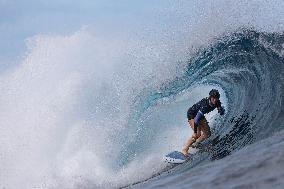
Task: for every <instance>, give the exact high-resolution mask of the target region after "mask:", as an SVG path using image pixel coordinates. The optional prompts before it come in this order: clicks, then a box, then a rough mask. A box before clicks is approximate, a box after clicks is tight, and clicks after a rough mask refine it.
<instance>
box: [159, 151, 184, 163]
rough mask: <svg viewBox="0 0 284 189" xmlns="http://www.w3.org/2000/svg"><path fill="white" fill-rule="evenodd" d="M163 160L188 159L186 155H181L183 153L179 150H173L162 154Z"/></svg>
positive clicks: (173, 161)
mask: <svg viewBox="0 0 284 189" xmlns="http://www.w3.org/2000/svg"><path fill="white" fill-rule="evenodd" d="M164 160H165V161H166V162H168V163H177V164H178V163H184V162H185V161H187V160H188V157H186V156H185V155H183V153H181V152H179V151H173V152H170V153H169V154H167V155H165V156H164Z"/></svg>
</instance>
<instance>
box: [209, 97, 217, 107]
mask: <svg viewBox="0 0 284 189" xmlns="http://www.w3.org/2000/svg"><path fill="white" fill-rule="evenodd" d="M217 100H218V99H217V98H215V97H211V98H210V102H211V104H213V105H216V103H217Z"/></svg>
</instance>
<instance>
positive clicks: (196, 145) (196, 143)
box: [191, 142, 202, 148]
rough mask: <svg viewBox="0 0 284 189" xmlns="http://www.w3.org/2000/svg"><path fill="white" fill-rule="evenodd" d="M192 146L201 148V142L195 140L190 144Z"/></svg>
mask: <svg viewBox="0 0 284 189" xmlns="http://www.w3.org/2000/svg"><path fill="white" fill-rule="evenodd" d="M191 147H192V148H201V147H202V144H201V143H200V142H195V143H193V144H192V145H191Z"/></svg>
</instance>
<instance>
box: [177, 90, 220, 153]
mask: <svg viewBox="0 0 284 189" xmlns="http://www.w3.org/2000/svg"><path fill="white" fill-rule="evenodd" d="M219 98H220V93H219V91H218V90H217V89H212V90H211V91H210V92H209V97H206V98H203V99H202V100H200V101H199V102H197V103H196V104H194V105H193V106H192V107H190V108H189V109H188V111H187V118H188V123H189V126H190V127H191V128H192V129H193V131H194V133H193V135H192V136H191V138H189V139H188V140H187V142H186V144H185V146H184V147H183V149H182V153H183V154H184V155H185V156H188V150H189V147H198V146H200V142H202V141H204V140H205V139H207V138H209V137H210V135H211V131H210V127H209V126H208V122H207V120H206V118H205V116H204V114H207V113H209V112H211V111H213V110H214V109H215V108H217V110H218V113H219V114H220V115H224V113H225V109H224V107H222V106H221V102H220V100H219Z"/></svg>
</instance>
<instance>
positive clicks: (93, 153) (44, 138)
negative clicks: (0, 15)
mask: <svg viewBox="0 0 284 189" xmlns="http://www.w3.org/2000/svg"><path fill="white" fill-rule="evenodd" d="M97 2H99V1H97ZM125 2H126V4H127V3H128V5H129V7H128V8H126V9H127V10H128V9H129V10H131V11H129V12H127V14H125V15H124V14H123V16H122V15H120V16H118V18H115V17H114V16H113V15H112V14H113V13H112V14H110V13H109V12H106V13H104V14H105V15H107V14H109V15H108V16H109V17H110V18H111V19H110V20H111V21H109V20H107V21H106V20H104V22H98V23H97V22H95V23H94V21H92V20H91V19H90V17H88V16H90V15H91V16H93V17H95V16H96V14H95V13H90V12H89V13H88V14H87V13H85V14H84V13H82V12H81V14H80V19H83V20H85V22H86V23H84V24H82V23H81V21H78V20H80V19H79V18H78V19H77V20H76V19H74V20H72V21H74V22H78V25H79V29H76V30H74V28H72V27H71V29H70V31H69V30H68V31H67V32H62V31H57V30H56V29H54V28H56V27H59V28H60V27H62V28H64V27H65V25H64V23H65V24H67V25H68V22H65V20H64V19H63V21H62V23H60V22H61V21H60V19H59V21H58V22H59V23H60V24H62V25H60V24H57V23H56V24H55V25H52V24H51V25H50V27H44V29H45V30H46V31H45V32H43V31H38V29H32V28H33V27H32V26H34V25H31V26H29V27H31V30H33V31H34V33H35V34H33V35H31V36H29V37H24V39H23V40H22V42H23V43H24V47H20V49H14V50H15V52H14V53H10V54H9V53H7V54H5V53H4V52H5V51H4V50H3V51H2V54H1V56H0V61H1V62H0V64H1V66H0V90H1V94H0V188H3V189H4V188H5V189H10V188H12V189H14V188H15V189H17V188H24V189H25V188H27V189H28V188H42V189H43V188H48V189H57V188H61V189H64V188H66V189H67V188H68V189H70V188H72V189H78V188H84V189H85V188H86V189H93V188H226V189H227V188H235V189H237V188H238V189H239V188H258V189H259V188H279V189H281V188H283V187H284V171H283V167H284V130H283V128H284V124H283V122H284V33H283V32H284V12H283V9H282V8H281V7H282V6H281V5H283V4H284V3H283V2H282V1H275V3H271V2H267V1H250V2H248V1H206V2H203V1H192V2H187V1H176V2H170V1H163V2H159V1H158V2H156V3H153V5H152V4H149V3H148V4H146V5H145V7H146V8H145V7H144V8H145V12H139V11H138V10H140V8H141V9H143V6H142V4H143V3H141V2H140V3H137V4H138V5H136V4H135V3H130V1H129V2H128V1H125ZM30 3H31V2H30ZM53 3H54V4H53V6H54V7H57V4H56V2H53ZM108 3H110V4H112V3H113V4H114V5H115V6H113V7H111V8H110V10H111V11H112V12H115V13H117V14H119V13H120V11H121V10H120V9H116V6H119V5H118V4H116V3H114V2H112V1H109V2H108ZM0 5H1V6H3V7H5V6H10V5H11V4H9V3H8V1H7V2H6V1H3V2H0ZM63 5H65V4H64V3H63ZM89 5H90V6H89ZM38 6H39V5H38ZM40 6H47V5H46V4H40ZM109 6H110V5H109V4H108V5H105V7H104V8H108V7H109ZM30 7H32V6H23V8H21V10H22V11H23V12H25V10H29V9H30ZM67 7H71V10H77V8H78V7H79V8H78V11H79V10H89V9H88V7H91V8H93V7H92V6H91V3H90V2H88V1H83V2H82V3H80V4H78V3H76V4H73V5H72V4H70V5H68V6H67ZM64 8H66V7H64V6H63V8H62V4H60V6H59V5H58V7H57V9H56V10H57V11H58V10H61V9H62V10H63V9H64ZM120 8H121V7H120ZM124 8H125V7H124ZM7 10H10V11H12V10H13V9H12V8H10V9H7ZM41 10H42V9H39V10H36V11H34V12H31V13H29V14H31V15H30V16H31V17H30V18H32V17H33V16H35V15H40V14H41ZM90 11H91V12H92V9H90ZM135 11H138V12H135ZM122 12H123V11H122ZM33 14H34V15H33ZM49 14H51V13H48V12H44V15H49ZM66 14H68V12H67V13H66ZM149 14H150V15H151V16H149ZM76 15H77V14H75V16H74V15H73V17H72V18H75V17H76ZM129 15H132V16H129ZM141 15H142V16H141ZM147 15H148V17H147ZM53 16H54V15H53ZM57 16H58V15H57ZM87 17H88V18H87ZM41 18H43V17H39V20H37V21H36V19H35V20H33V22H35V23H36V22H38V26H40V24H44V25H45V24H50V23H45V22H44V20H45V19H43V20H41ZM63 18H65V16H64V15H63ZM84 18H85V19H84ZM23 19H24V18H23ZM65 19H66V20H68V18H67V16H66V18H65ZM131 19H134V21H133V20H131ZM135 19H137V20H138V23H139V24H137V21H136V20H135ZM125 20H126V21H125ZM145 20H146V21H145ZM115 21H116V22H115ZM123 21H125V22H123ZM6 22H7V23H8V21H6ZM6 22H5V24H1V25H0V26H1V28H7V27H8V26H9V24H7V23H6ZM108 22H109V23H108ZM136 24H137V25H136ZM24 26H25V25H24V24H23V25H21V24H19V25H17V26H15V27H16V29H15V30H17V29H19V28H21V27H24ZM46 26H47V25H46ZM25 27H26V26H25ZM35 28H36V27H35ZM3 31H4V30H3ZM50 31H52V32H51V33H49V32H50ZM0 33H1V32H0ZM4 33H5V32H4ZM6 33H8V30H7V32H6ZM6 33H5V35H6ZM1 34H3V33H1ZM5 35H3V36H4V37H5ZM7 35H8V34H7ZM1 39H2V41H4V38H1ZM15 40H16V39H15ZM17 40H18V39H17ZM13 48H14V47H13ZM15 54H16V55H15ZM3 57H4V58H3ZM212 88H216V89H218V90H219V91H220V93H221V99H220V100H221V102H222V104H223V105H224V107H225V109H226V113H225V115H224V116H219V115H218V113H217V111H216V110H215V111H213V112H211V113H209V114H208V115H206V118H207V120H208V121H209V126H210V128H211V130H212V136H211V137H210V139H209V140H210V141H212V142H213V147H212V149H211V150H210V151H209V152H197V153H195V154H194V155H193V156H192V157H193V158H192V161H189V162H186V163H185V164H182V165H177V166H171V167H170V166H169V165H168V164H167V163H165V162H163V160H162V157H163V155H164V154H166V153H168V152H170V151H173V150H181V148H182V146H183V145H184V142H185V141H186V139H187V138H188V137H189V136H190V135H191V134H192V130H191V129H189V127H188V125H187V117H186V112H187V109H188V108H189V107H190V106H192V105H193V104H194V103H196V102H197V101H199V100H200V99H202V98H204V97H207V96H208V93H209V91H210V90H211V89H212Z"/></svg>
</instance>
